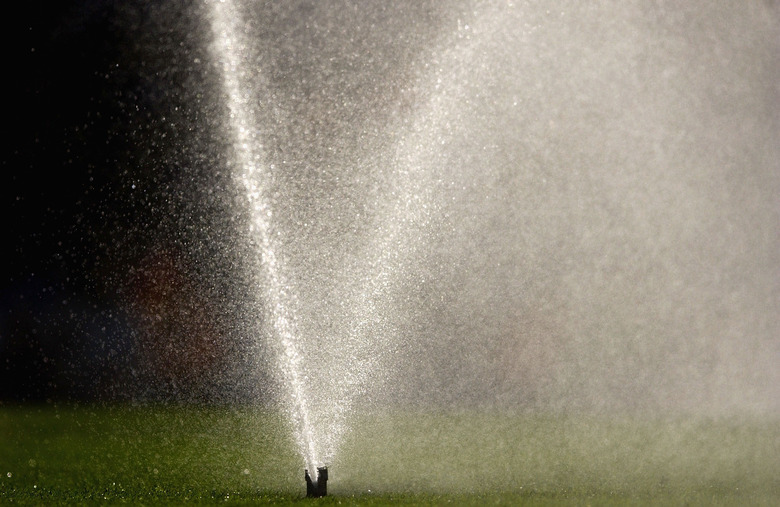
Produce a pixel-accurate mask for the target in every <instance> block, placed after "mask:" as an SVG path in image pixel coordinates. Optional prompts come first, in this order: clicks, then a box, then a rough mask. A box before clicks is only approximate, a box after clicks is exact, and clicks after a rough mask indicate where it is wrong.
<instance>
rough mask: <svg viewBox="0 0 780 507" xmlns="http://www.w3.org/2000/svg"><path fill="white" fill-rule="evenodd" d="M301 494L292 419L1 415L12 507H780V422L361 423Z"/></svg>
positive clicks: (12, 410) (418, 418)
mask: <svg viewBox="0 0 780 507" xmlns="http://www.w3.org/2000/svg"><path fill="white" fill-rule="evenodd" d="M356 428H357V429H356V431H355V432H353V434H352V435H351V436H350V437H349V439H348V440H347V441H346V442H344V446H343V448H342V452H341V453H340V455H339V460H338V461H337V462H335V463H333V464H332V466H331V480H330V482H329V490H330V493H331V496H329V497H327V498H324V499H319V500H307V499H305V498H303V495H304V484H303V478H302V473H301V472H302V471H301V467H302V465H301V461H300V459H299V458H298V457H297V456H296V454H295V452H294V447H293V445H292V443H291V441H290V438H289V435H288V432H287V430H286V427H285V424H284V421H283V420H282V419H281V418H280V417H279V416H277V415H275V414H274V413H270V412H265V411H259V410H250V409H242V410H231V409H225V408H197V409H196V408H184V407H145V408H128V407H100V408H98V407H89V406H88V407H63V406H60V407H56V406H52V405H46V406H21V407H19V406H0V503H7V502H14V503H22V504H47V505H48V504H74V503H132V504H161V503H172V504H181V503H216V502H220V503H221V502H225V501H228V502H231V503H249V504H254V503H272V504H290V503H300V502H304V503H317V504H323V505H339V504H341V505H384V504H413V505H441V504H446V503H455V504H459V505H484V504H529V505H547V504H549V505H560V504H578V505H579V504H597V505H624V504H626V503H631V504H654V505H656V504H668V505H682V504H694V505H745V504H749V505H777V504H778V503H780V478H779V477H780V475H779V474H778V473H777V472H778V470H780V467H779V466H778V465H780V457H779V456H780V425H778V424H777V421H764V420H744V419H719V420H711V419H701V418H697V419H692V418H677V419H643V418H636V417H635V418H625V417H624V418H620V417H609V418H607V417H595V416H567V417H551V416H539V415H509V414H498V413H497V414H491V413H485V412H474V413H463V412H461V413H438V414H433V413H410V412H404V413H393V414H384V415H382V414H379V415H377V414H375V415H372V416H366V417H364V418H363V419H362V420H361V421H360V422H359V424H357V425H356Z"/></svg>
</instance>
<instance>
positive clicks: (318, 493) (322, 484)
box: [304, 467, 328, 498]
mask: <svg viewBox="0 0 780 507" xmlns="http://www.w3.org/2000/svg"><path fill="white" fill-rule="evenodd" d="M304 476H305V477H306V497H307V498H321V497H323V496H326V495H327V494H328V467H317V482H314V481H312V480H311V476H310V475H309V470H304Z"/></svg>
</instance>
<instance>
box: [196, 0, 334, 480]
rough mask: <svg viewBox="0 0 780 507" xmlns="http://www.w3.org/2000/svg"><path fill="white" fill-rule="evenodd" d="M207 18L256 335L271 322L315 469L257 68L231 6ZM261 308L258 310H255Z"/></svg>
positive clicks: (304, 449) (216, 6)
mask: <svg viewBox="0 0 780 507" xmlns="http://www.w3.org/2000/svg"><path fill="white" fill-rule="evenodd" d="M211 22H212V29H213V33H214V43H213V44H214V55H215V59H216V60H217V61H218V62H220V63H221V71H222V81H223V86H224V95H225V97H226V101H227V106H228V110H229V115H230V120H229V122H228V124H229V127H230V131H231V133H230V137H231V139H232V141H233V156H234V159H233V160H232V164H233V168H234V171H235V175H236V179H237V181H238V182H240V185H241V188H242V190H243V191H244V192H245V195H246V203H247V206H248V207H249V212H250V217H251V223H250V224H249V230H248V231H247V233H248V234H249V235H250V236H251V238H252V243H253V244H254V246H255V248H256V249H257V257H255V258H254V259H253V260H254V262H253V263H250V264H249V266H248V269H251V270H253V271H254V273H253V275H252V276H253V277H254V281H255V285H254V290H255V291H256V292H255V294H256V296H257V298H258V300H257V302H256V304H255V305H253V307H254V309H256V310H258V312H257V320H258V326H257V329H256V331H257V332H258V339H262V338H261V336H262V334H263V333H261V331H262V327H261V326H262V324H261V323H262V322H263V320H265V319H263V316H266V317H267V319H268V320H269V321H270V322H271V324H272V329H270V330H266V332H267V333H270V334H271V335H272V336H271V337H270V339H269V340H267V341H268V343H267V344H266V345H270V346H271V348H272V349H274V350H275V351H276V358H277V366H278V368H279V372H278V373H279V374H280V376H281V382H280V383H281V385H282V388H283V389H284V390H286V397H287V399H288V410H289V413H290V415H291V417H292V421H293V425H294V429H295V432H296V437H297V440H298V445H299V447H300V450H301V454H302V456H303V457H304V459H305V460H306V464H307V467H308V468H309V469H310V470H315V468H316V466H317V465H319V464H320V462H319V459H318V457H317V453H316V447H315V443H314V439H313V438H314V437H313V435H312V427H311V423H310V416H309V409H308V407H307V395H306V392H305V385H304V382H303V379H302V375H303V374H302V371H301V360H302V358H301V352H300V350H299V346H298V344H297V342H296V340H297V339H298V338H297V335H296V326H295V322H294V320H293V316H292V315H291V314H290V302H291V299H292V298H293V297H294V294H293V292H292V289H291V288H290V286H289V284H288V283H287V282H286V280H285V277H284V275H283V274H282V272H281V269H280V266H279V263H278V261H277V256H276V249H277V246H276V244H275V243H274V241H273V239H272V237H271V234H272V231H273V227H272V223H271V222H272V220H273V207H272V206H271V204H270V202H269V195H268V193H267V188H268V186H269V184H270V181H271V179H272V178H273V174H272V173H271V172H270V170H269V168H268V164H267V162H266V161H265V160H264V157H263V145H262V139H259V136H258V135H257V128H256V126H255V123H256V121H257V120H256V115H257V110H256V108H257V107H262V105H257V104H254V103H253V96H252V91H253V89H254V86H255V85H256V83H257V82H259V81H261V80H262V76H259V75H258V73H257V72H255V71H252V72H250V71H249V70H248V69H247V67H248V66H247V63H246V62H245V61H242V57H245V55H246V51H247V49H246V47H245V44H244V42H243V41H242V39H241V37H242V32H241V30H240V26H239V25H240V22H241V20H240V19H239V18H238V13H237V12H235V11H234V10H233V9H231V5H230V3H228V2H224V1H214V2H212V3H211ZM260 308H263V309H264V311H260Z"/></svg>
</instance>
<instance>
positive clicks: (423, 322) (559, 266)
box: [210, 2, 780, 468]
mask: <svg viewBox="0 0 780 507" xmlns="http://www.w3.org/2000/svg"><path fill="white" fill-rule="evenodd" d="M210 6H211V7H210V8H211V13H210V15H211V18H212V28H213V37H214V44H213V48H214V52H213V58H214V60H215V61H216V62H218V64H219V70H220V72H221V74H222V86H223V88H224V90H223V96H224V101H225V104H226V105H227V106H228V109H229V112H230V120H229V122H226V125H227V126H228V130H229V133H228V136H229V137H230V139H231V143H232V145H233V146H232V151H231V152H230V153H231V156H232V164H233V167H234V170H235V174H236V180H237V181H238V182H239V184H238V186H239V187H240V188H241V190H240V192H241V193H243V194H245V195H246V199H245V201H244V202H245V203H246V205H247V206H248V207H249V209H250V211H251V215H252V220H251V224H250V225H251V228H252V231H251V236H252V241H253V244H254V247H255V248H256V252H257V254H256V255H257V257H256V259H254V264H252V262H249V261H247V263H248V264H249V265H250V267H251V269H253V270H254V276H255V283H256V289H255V291H254V292H255V297H256V298H257V301H256V305H255V306H256V308H264V309H265V310H263V311H258V312H257V314H258V316H260V315H265V317H264V318H260V317H258V318H257V329H256V330H255V331H256V334H257V335H258V336H263V337H264V338H263V340H262V343H263V346H264V347H266V348H268V349H270V350H271V351H272V352H273V354H272V355H274V357H275V366H277V367H278V370H279V377H278V378H279V383H280V385H281V386H282V387H283V389H286V390H287V391H286V393H285V395H284V398H285V399H286V400H288V407H289V408H288V410H289V413H290V417H291V420H292V421H293V427H294V428H295V432H296V434H297V437H298V440H299V445H300V448H301V454H302V455H303V456H305V460H306V462H307V466H308V467H309V468H312V467H313V466H315V465H319V464H328V463H330V462H332V461H333V460H334V458H335V456H336V454H337V450H338V448H339V442H340V441H341V440H342V437H344V435H345V434H346V432H347V430H349V429H350V426H351V424H352V415H353V413H354V412H355V411H357V410H358V409H366V408H373V407H379V408H384V407H397V406H403V407H408V406H410V405H415V406H425V407H431V406H442V405H444V406H454V407H458V408H462V407H474V406H498V407H504V408H506V407H508V408H511V409H515V408H520V409H524V410H525V409H528V410H538V411H541V412H561V411H590V412H607V413H611V412H615V411H640V412H645V413H646V412H648V411H651V412H652V411H664V412H694V413H697V414H701V413H709V414H722V413H738V414H739V413H744V412H757V413H767V412H768V413H773V414H776V413H777V412H778V410H779V409H780V408H779V406H778V399H779V398H778V395H777V392H778V391H777V388H776V387H775V386H777V385H778V382H777V380H778V373H777V369H776V368H775V367H774V365H775V364H776V362H777V359H778V357H780V356H779V355H778V341H777V336H778V329H780V327H779V324H778V319H777V315H778V312H777V311H776V310H777V301H778V300H777V293H778V288H777V280H778V277H777V276H776V275H777V273H778V272H780V271H779V268H778V266H780V259H778V256H777V255H778V254H777V252H778V251H780V248H778V244H779V243H780V241H779V238H778V235H777V233H776V227H775V224H776V223H777V219H778V215H777V207H776V206H775V204H776V197H775V196H776V191H777V189H778V188H780V185H779V184H778V178H777V175H778V174H780V172H778V171H777V160H778V159H780V158H778V157H776V155H777V143H776V142H775V140H776V139H775V137H776V136H775V135H774V134H773V132H775V131H776V130H777V129H776V127H777V118H778V116H777V114H776V107H777V106H776V103H777V101H776V100H775V99H776V98H777V89H776V85H775V84H774V83H776V81H777V80H776V79H775V78H776V77H777V74H778V71H777V67H776V64H774V63H772V62H774V57H773V55H774V50H775V49H776V48H777V43H776V42H768V41H774V40H776V37H774V35H776V34H777V33H778V28H777V27H778V23H777V19H776V7H773V6H770V5H769V4H755V5H753V6H751V7H750V8H746V9H741V8H736V7H734V8H731V7H721V6H718V7H716V8H713V11H712V12H707V13H703V14H700V13H698V12H694V11H695V10H694V9H691V8H686V9H682V11H681V10H679V9H678V8H677V7H673V6H666V5H665V4H664V3H663V2H658V3H655V4H653V5H640V4H626V5H622V6H604V5H600V6H593V5H590V4H589V6H583V5H580V4H578V3H577V2H564V3H563V4H562V5H560V6H559V7H560V8H559V9H557V10H548V9H546V8H543V7H539V6H535V5H531V4H530V3H529V2H496V3H491V4H488V3H485V4H479V5H478V6H477V7H475V6H474V5H472V4H471V3H469V2H463V3H456V4H447V6H446V7H445V6H439V5H438V4H436V3H431V4H427V3H424V2H422V3H420V4H416V3H415V5H414V6H410V5H405V4H404V5H403V6H402V5H401V4H388V6H385V7H382V8H379V7H376V6H368V5H366V6H360V7H355V6H352V7H351V8H349V9H346V8H343V6H342V5H339V4H338V3H337V2H322V3H312V4H308V3H300V4H298V3H290V4H285V5H284V6H281V5H277V6H275V7H271V6H268V5H266V6H261V5H255V4H252V3H251V2H247V3H241V2H236V3H235V4H231V3H230V2H226V3H221V2H214V3H212V4H210ZM767 13H768V14H767ZM773 16H774V17H773ZM726 20H728V22H727V21H726ZM263 326H264V327H263Z"/></svg>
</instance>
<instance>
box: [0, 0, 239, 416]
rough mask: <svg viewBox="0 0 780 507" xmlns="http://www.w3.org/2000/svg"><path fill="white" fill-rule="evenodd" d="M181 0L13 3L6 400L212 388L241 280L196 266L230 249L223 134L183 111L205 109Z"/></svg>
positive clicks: (3, 281)
mask: <svg viewBox="0 0 780 507" xmlns="http://www.w3.org/2000/svg"><path fill="white" fill-rule="evenodd" d="M180 4H181V5H180V6H179V7H177V9H180V10H179V11H177V12H172V9H173V8H172V7H170V6H168V7H165V9H166V12H162V10H161V9H162V8H161V7H154V6H149V5H146V3H145V2H90V1H71V2H44V3H43V4H41V3H35V2H32V3H30V2H28V3H25V4H22V5H21V6H20V9H19V10H17V11H16V14H14V15H11V16H6V17H5V21H4V22H3V24H4V25H5V26H4V27H3V31H4V33H6V35H7V37H6V40H7V41H10V42H7V43H6V46H5V51H4V53H5V56H6V72H5V76H6V78H5V84H6V87H5V90H6V91H5V94H4V98H5V100H4V102H5V107H4V110H5V111H4V112H5V114H4V118H5V127H4V135H3V150H2V180H0V189H2V203H3V206H4V213H3V216H4V229H5V231H4V234H3V237H4V246H3V254H4V255H3V261H2V268H1V269H2V271H1V275H0V400H9V401H10V400H16V401H34V400H38V401H43V400H52V399H74V400H79V399H90V400H92V399H104V400H126V399H170V398H173V399H183V400H200V401H202V400H206V401H208V400H214V399H215V398H216V395H215V394H213V393H214V392H215V391H216V390H215V389H213V387H214V385H213V384H214V383H215V382H218V381H217V380H215V379H216V378H217V377H219V378H220V379H224V378H226V377H229V375H228V376H226V375H225V368H227V364H228V363H230V364H234V363H235V361H228V360H227V356H228V355H229V354H228V352H227V351H226V350H225V348H226V346H225V345H224V344H220V343H222V342H220V341H219V340H218V339H217V335H222V336H226V335H227V336H229V335H230V330H228V329H226V328H225V325H226V322H227V321H228V320H229V313H230V311H231V310H230V309H229V308H227V306H229V305H227V304H222V303H225V302H229V301H230V300H232V299H231V298H230V297H229V296H230V294H228V292H229V291H230V290H233V289H230V288H227V287H226V285H225V282H223V281H224V280H225V279H226V273H224V272H221V271H220V269H219V267H218V266H217V269H210V270H204V269H203V267H202V259H203V258H204V257H205V256H208V257H209V258H214V257H215V256H216V257H217V258H220V257H221V258H224V259H225V265H228V264H230V261H229V259H228V258H227V256H229V255H230V253H229V248H227V246H226V244H221V243H220V240H219V239H214V238H209V237H207V236H208V235H207V234H206V233H205V232H204V231H206V230H207V229H208V228H209V227H210V226H213V225H214V221H220V220H226V219H229V213H228V211H227V206H228V204H229V203H225V202H223V201H220V200H219V199H222V197H215V196H219V195H224V193H222V194H220V193H219V192H214V190H215V189H216V190H219V187H220V185H222V184H224V182H223V181H221V180H220V178H219V176H218V173H219V171H213V170H212V169H213V167H214V164H218V162H215V161H214V159H213V157H211V155H210V153H212V152H213V151H212V150H211V148H212V147H213V144H214V143H215V142H218V141H217V140H215V139H214V138H213V136H212V135H211V132H209V131H208V130H206V129H205V128H200V129H197V128H193V127H192V125H194V124H195V123H196V122H197V120H198V119H199V118H200V117H201V116H202V115H203V114H209V113H210V114H213V113H214V112H213V111H212V112H209V111H204V110H203V109H200V106H199V103H200V98H202V96H203V94H204V93H206V92H205V90H206V89H207V86H206V85H207V84H208V77H207V76H206V75H205V74H204V73H203V72H202V71H201V73H200V74H199V73H198V72H196V71H194V70H193V69H192V68H191V67H190V66H188V65H187V62H191V61H193V60H194V59H197V56H198V54H199V52H201V51H204V48H202V47H199V46H198V44H200V42H199V41H196V40H194V39H192V36H191V35H189V34H191V33H193V32H195V30H193V26H192V24H191V23H193V21H192V20H193V19H196V16H193V14H192V13H194V12H195V9H192V8H191V6H187V5H186V4H184V3H180ZM188 13H189V14H188ZM185 54H186V55H187V56H188V58H182V55H185ZM195 96H197V100H196V99H195V98H194V97H195ZM199 123H200V124H201V125H202V124H203V122H199ZM204 139H205V140H204ZM206 171H208V172H209V176H208V177H209V185H208V189H204V188H203V185H199V184H197V183H198V182H200V181H202V178H203V177H204V174H205V172H206ZM215 172H216V173H217V175H216V176H215V175H214V173H215ZM206 190H208V191H206ZM212 267H213V262H212ZM205 271H208V274H207V275H204V272H205ZM207 278H208V279H207ZM221 280H222V281H221ZM220 302H221V303H220ZM155 336H158V337H159V336H165V337H166V338H165V339H158V338H154V337H155ZM174 358H175V360H174ZM239 369H240V368H239ZM219 371H221V372H222V373H221V374H217V373H216V372H219ZM231 382H233V383H235V379H232V381H231ZM218 391H219V392H220V393H221V394H220V395H219V396H223V397H224V396H228V397H229V396H231V395H230V394H229V393H227V392H226V390H225V389H224V388H223V389H219V390H218ZM228 391H229V390H228Z"/></svg>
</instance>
